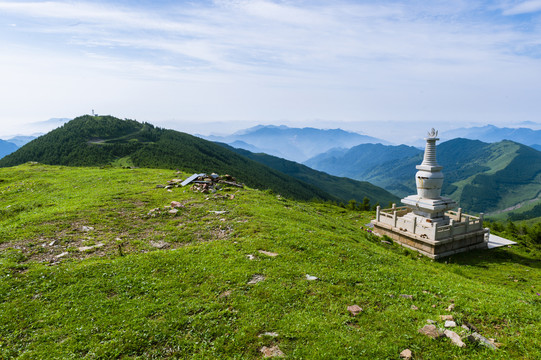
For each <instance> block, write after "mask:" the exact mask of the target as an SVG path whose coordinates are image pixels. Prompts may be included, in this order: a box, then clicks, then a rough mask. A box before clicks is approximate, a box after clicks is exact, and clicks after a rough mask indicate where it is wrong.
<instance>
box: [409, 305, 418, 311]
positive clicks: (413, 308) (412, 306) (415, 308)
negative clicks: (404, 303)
mask: <svg viewBox="0 0 541 360" xmlns="http://www.w3.org/2000/svg"><path fill="white" fill-rule="evenodd" d="M411 310H419V308H418V307H417V306H415V305H411Z"/></svg>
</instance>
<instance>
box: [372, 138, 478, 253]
mask: <svg viewBox="0 0 541 360" xmlns="http://www.w3.org/2000/svg"><path fill="white" fill-rule="evenodd" d="M437 136H438V132H437V131H436V130H434V129H432V130H431V131H430V132H429V133H428V137H427V138H426V139H425V140H426V148H425V154H424V158H423V162H422V163H421V165H417V166H416V168H417V170H419V171H417V174H415V182H416V185H417V195H410V196H407V197H405V198H404V199H402V203H403V204H405V205H406V206H402V207H396V205H395V204H393V206H392V208H390V209H381V208H380V207H379V206H378V208H377V210H376V219H375V220H372V224H373V225H374V232H375V233H377V234H380V235H387V236H389V237H390V238H392V239H393V240H394V241H396V242H398V243H399V244H401V245H403V246H405V247H408V248H410V249H414V250H417V251H419V252H420V253H422V254H424V255H426V256H429V257H431V258H433V259H437V258H440V257H444V256H449V255H452V254H456V253H459V252H463V251H468V250H472V249H478V248H486V247H487V241H488V229H484V228H483V214H480V216H478V217H477V216H472V215H467V214H462V209H460V208H459V209H458V211H456V212H455V211H451V209H453V208H455V207H456V206H457V203H456V202H455V201H454V200H452V199H450V198H447V197H443V196H441V188H442V185H443V173H442V172H441V170H442V169H443V167H442V166H440V165H439V164H438V162H437V161H436V141H438V140H439V139H438V138H437Z"/></svg>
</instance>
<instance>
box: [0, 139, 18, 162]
mask: <svg viewBox="0 0 541 360" xmlns="http://www.w3.org/2000/svg"><path fill="white" fill-rule="evenodd" d="M18 148H19V147H18V146H17V145H16V144H14V143H12V142H11V141H5V140H1V139H0V159H1V158H3V157H4V156H6V155H8V154H11V153H12V152H14V151H15V150H17V149H18Z"/></svg>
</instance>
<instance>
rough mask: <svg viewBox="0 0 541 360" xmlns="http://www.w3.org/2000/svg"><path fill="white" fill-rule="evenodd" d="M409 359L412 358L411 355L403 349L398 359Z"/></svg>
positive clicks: (408, 350) (407, 350)
mask: <svg viewBox="0 0 541 360" xmlns="http://www.w3.org/2000/svg"><path fill="white" fill-rule="evenodd" d="M411 357H412V353H411V350H410V349H405V350H403V351H402V352H401V353H400V358H401V359H406V360H410V359H411Z"/></svg>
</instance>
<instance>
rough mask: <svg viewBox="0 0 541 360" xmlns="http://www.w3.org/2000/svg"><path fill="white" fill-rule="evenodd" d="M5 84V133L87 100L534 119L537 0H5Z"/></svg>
mask: <svg viewBox="0 0 541 360" xmlns="http://www.w3.org/2000/svg"><path fill="white" fill-rule="evenodd" d="M0 99H1V100H0V104H1V111H0V138H6V137H8V136H10V135H14V134H30V133H32V132H34V131H37V130H41V131H43V129H39V125H40V124H41V125H43V124H45V123H44V122H45V121H46V120H48V119H50V118H74V117H77V116H80V115H83V114H88V113H91V111H92V110H95V112H96V113H98V114H110V115H113V116H116V117H119V118H130V119H136V120H138V121H147V122H150V123H152V124H155V125H158V126H161V127H166V128H172V129H176V130H180V131H185V132H189V133H199V134H205V135H208V134H212V133H213V134H227V133H232V132H233V131H236V130H239V129H243V128H247V127H250V126H254V125H256V124H274V125H280V124H285V125H288V126H292V127H302V126H311V127H317V128H338V127H340V128H343V129H346V130H352V131H358V132H360V133H365V134H369V135H372V136H378V137H381V138H384V139H387V140H390V141H395V142H401V140H403V139H405V138H406V137H409V136H417V135H415V134H419V133H421V134H420V135H419V136H417V137H422V135H423V134H424V133H425V132H426V130H427V129H428V128H430V127H436V128H438V129H440V133H441V131H442V130H443V131H445V129H450V128H456V127H461V126H479V125H484V124H489V123H490V124H495V125H498V126H520V124H522V123H525V122H530V124H531V123H532V122H533V123H534V124H538V125H539V124H541V0H526V1H523V0H496V1H466V0H464V1H462V0H447V1H438V0H434V1H426V0H422V1H416V0H412V1H391V0H389V1H387V0H366V1H352V0H349V1H348V0H344V1H340V0H337V1H329V0H327V1H320V0H283V1H280V0H253V1H249V0H246V1H245V0H215V1H205V0H203V1H182V0H178V1H168V0H152V1H150V0H132V1H128V0H108V1H99V0H98V1H78V0H70V1H60V0H52V1H19V0H18V1H3V0H0ZM50 123H51V122H50V121H49V122H47V124H49V125H50ZM42 127H43V126H42ZM48 130H50V129H48Z"/></svg>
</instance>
